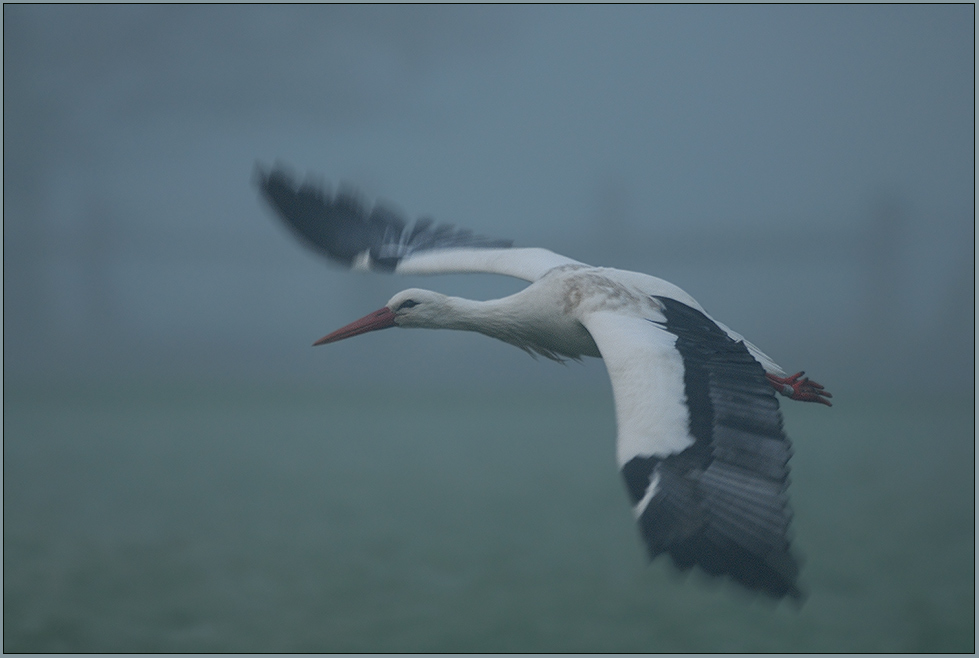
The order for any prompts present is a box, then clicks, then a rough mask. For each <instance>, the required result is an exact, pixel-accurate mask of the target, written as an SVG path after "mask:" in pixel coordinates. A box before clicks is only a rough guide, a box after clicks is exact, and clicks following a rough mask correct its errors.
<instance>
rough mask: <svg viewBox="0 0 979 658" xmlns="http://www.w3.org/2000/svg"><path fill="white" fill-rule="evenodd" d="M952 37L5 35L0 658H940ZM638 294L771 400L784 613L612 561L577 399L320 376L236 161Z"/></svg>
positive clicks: (969, 235) (335, 277)
mask: <svg viewBox="0 0 979 658" xmlns="http://www.w3.org/2000/svg"><path fill="white" fill-rule="evenodd" d="M974 11H975V10H974V7H972V6H971V5H941V6H932V5H914V6H877V5H873V6H856V7H853V6H835V5H834V6H805V7H802V6H800V7H796V6H718V5H711V6H612V7H605V6H532V7H524V6H503V7H495V6H479V7H466V6H448V7H443V6H425V7H417V6H379V7H373V6H251V5H247V6H240V5H236V6H192V5H162V6H160V5H154V6H74V5H57V6H33V5H9V4H8V5H4V8H3V33H4V51H3V73H4V189H3V211H4V230H3V255H4V270H3V274H4V278H3V285H4V289H3V292H4V320H3V321H4V325H3V331H4V398H3V405H4V406H3V411H4V424H3V425H4V426H3V430H4V436H3V451H4V454H3V518H4V539H3V562H4V574H3V575H4V601H3V643H4V644H3V648H4V651H5V652H12V651H14V652H21V651H22V652H54V653H60V652H77V651H83V652H84V651H87V652H93V653H105V652H119V653H130V652H138V651H145V652H150V651H154V652H158V651H166V652H182V651H189V652H203V651H216V652H227V651H243V652H244V651H247V652H255V651H275V652H291V651H304V652H308V651H317V652H319V651H334V652H344V651H348V652H411V651H416V652H447V653H456V652H461V651H474V652H503V651H507V652H510V651H512V652H581V651H585V652H588V651H592V652H622V653H645V652H691V651H693V652H706V653H713V652H721V651H740V652H810V653H812V652H933V651H947V652H966V653H968V652H974V650H975V618H976V615H975V468H974V465H975V442H974V441H975V405H974V390H975V389H974V380H973V375H974V347H973V346H974V334H975V317H974V312H975V294H974V293H975V286H974V271H975V270H974V255H975V251H974V249H975V229H974V173H975V169H974V145H975V130H974V36H975V29H974V25H975V13H974ZM276 162H281V163H282V164H283V165H285V166H288V167H290V168H291V169H292V171H293V172H294V173H295V174H296V175H298V176H300V177H305V176H307V175H310V176H312V177H313V178H314V179H316V180H322V181H330V182H331V183H333V184H336V183H339V182H341V181H342V182H345V183H348V184H352V185H355V186H357V187H358V188H359V189H360V190H361V191H362V193H363V194H364V196H365V198H366V199H367V200H374V199H378V198H380V199H383V200H385V201H386V202H387V203H389V204H392V205H394V206H395V207H398V208H400V209H401V210H402V211H403V212H404V213H405V215H406V216H408V217H410V218H415V217H419V216H426V215H427V216H431V217H433V218H435V219H436V220H438V221H441V222H451V223H455V224H457V225H459V226H463V227H466V228H469V229H472V230H473V231H475V232H477V233H480V234H483V235H487V236H492V237H499V238H511V239H513V240H515V242H516V244H517V245H518V246H540V247H546V248H550V249H553V250H554V251H557V252H559V253H562V254H565V255H567V256H570V257H573V258H576V259H578V260H581V261H583V262H586V263H591V264H594V265H606V266H614V267H620V268H625V269H633V270H638V271H641V272H645V273H648V274H652V275H656V276H659V277H662V278H664V279H667V280H668V281H671V282H672V283H675V284H676V285H679V286H680V287H681V288H683V289H685V290H686V291H687V292H689V293H690V294H691V295H693V296H694V297H695V298H696V299H697V300H698V301H699V302H700V303H701V304H702V305H703V306H704V307H705V308H706V309H707V310H708V311H709V312H710V313H711V314H712V315H713V316H714V317H716V318H717V319H718V320H720V321H722V322H724V323H725V324H727V325H728V326H730V327H731V328H732V329H734V330H736V331H738V332H740V333H741V334H743V335H744V336H746V337H747V338H748V339H749V340H750V341H752V342H753V343H755V344H756V345H758V346H759V347H760V348H761V349H763V350H764V351H765V352H766V353H768V354H769V355H771V356H772V357H773V358H774V359H775V360H776V361H777V362H778V363H780V364H781V365H782V366H783V367H784V368H786V370H788V371H789V372H790V373H791V372H795V371H797V370H802V369H805V370H806V371H807V373H808V374H809V375H810V376H811V377H812V378H813V379H815V380H816V381H819V382H821V383H822V384H824V385H825V386H826V387H827V388H828V389H829V390H830V391H832V392H833V394H834V396H835V397H834V398H833V401H834V406H833V408H832V409H829V408H826V407H823V406H821V405H812V404H797V403H792V402H787V401H786V402H785V404H783V405H782V407H781V408H782V413H783V415H784V418H785V427H786V431H787V433H788V434H789V436H790V437H791V440H792V442H793V449H794V451H795V456H794V457H793V458H792V461H791V462H790V466H791V468H792V472H791V480H792V485H791V487H790V489H789V495H790V499H791V503H790V504H791V508H792V510H793V511H794V513H795V516H794V517H793V522H792V526H791V528H790V531H791V535H792V544H793V547H794V549H795V550H796V552H797V553H798V554H799V555H800V557H801V558H802V560H803V568H802V574H801V577H800V584H801V586H802V588H803V589H804V590H806V591H808V592H809V594H810V597H809V599H808V600H807V601H806V602H805V604H804V605H803V606H802V608H801V609H798V610H797V609H795V608H793V607H792V606H789V605H784V604H783V605H767V604H765V603H763V602H759V601H758V600H757V599H755V598H752V597H750V596H749V595H748V594H746V593H745V592H744V591H743V590H742V589H739V588H737V587H735V586H733V585H731V584H730V583H727V584H725V583H724V581H723V580H711V579H708V578H707V577H706V576H704V575H703V574H702V573H699V572H696V571H695V572H694V573H693V574H692V575H689V576H688V577H680V576H678V575H677V570H676V569H675V568H673V566H672V565H671V564H670V562H669V560H668V559H666V558H665V556H664V557H661V558H659V559H657V560H655V561H654V562H653V563H652V564H647V562H646V553H645V549H644V548H643V545H642V542H641V539H640V537H639V534H638V531H637V529H636V525H635V520H634V518H633V516H632V512H631V509H630V507H629V505H628V498H627V495H626V492H625V491H624V488H623V483H622V479H621V477H620V475H619V473H618V472H617V469H616V467H615V460H614V455H615V449H614V443H615V417H614V411H613V401H612V395H611V387H610V385H609V382H608V377H607V375H606V373H605V369H604V367H603V364H602V362H601V361H600V360H598V359H587V360H585V361H584V363H583V364H575V363H569V364H567V365H565V366H562V365H558V364H555V363H551V362H548V361H546V360H540V361H535V360H534V359H531V358H529V357H528V356H527V355H526V354H525V353H523V352H522V351H520V350H517V349H514V348H513V347H512V346H510V345H506V344H504V343H501V342H496V341H492V340H490V339H488V338H486V337H483V336H480V335H477V334H466V333H461V332H449V331H442V332H436V331H400V330H398V331H385V332H376V333H372V334H369V335H366V336H362V337H358V338H357V339H356V340H350V341H344V342H341V343H338V344H333V345H329V346H325V347H317V348H312V347H311V343H312V342H313V341H314V340H316V339H317V338H319V337H321V336H323V335H325V334H326V333H328V332H330V331H333V330H334V329H337V328H338V327H340V326H342V325H344V324H346V323H348V322H350V321H352V320H354V319H356V318H359V317H361V316H363V315H365V314H366V313H368V312H370V311H373V310H375V309H378V308H379V307H381V306H382V305H383V304H385V303H386V302H387V300H388V299H389V298H390V297H391V296H392V295H393V294H394V293H396V292H397V291H399V290H402V289H404V288H408V287H425V288H432V289H435V290H438V291H440V292H444V293H447V294H454V295H462V296H466V297H471V298H476V299H488V298H493V297H500V296H503V295H507V294H510V293H512V292H515V291H517V290H519V289H520V288H521V287H523V286H524V285H525V283H524V282H521V281H517V280H514V279H507V278H505V277H497V276H490V275H478V276H477V275H459V276H443V277H392V276H384V275H380V274H355V273H350V272H347V271H344V270H342V269H338V268H336V267H334V266H332V265H331V264H329V263H327V262H325V261H324V260H323V259H322V258H321V257H319V256H318V255H317V254H315V253H312V252H311V251H309V250H308V249H306V248H305V247H303V245H301V244H300V243H299V242H298V241H297V240H296V239H294V237H293V236H292V235H291V233H290V232H289V231H288V230H287V229H286V227H285V226H283V225H282V224H281V222H280V221H279V220H278V219H277V218H276V217H275V216H274V215H273V213H272V211H271V210H270V209H269V208H268V207H267V206H266V204H265V203H264V201H263V200H262V199H261V198H260V195H259V192H258V190H257V189H256V188H255V184H254V180H253V177H254V172H255V167H256V165H257V164H262V165H264V166H271V165H272V164H273V163H276Z"/></svg>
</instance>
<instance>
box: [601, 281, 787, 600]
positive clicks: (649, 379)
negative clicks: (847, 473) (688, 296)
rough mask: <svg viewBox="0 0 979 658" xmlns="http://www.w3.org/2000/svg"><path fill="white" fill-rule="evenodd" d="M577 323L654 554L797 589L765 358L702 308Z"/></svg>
mask: <svg viewBox="0 0 979 658" xmlns="http://www.w3.org/2000/svg"><path fill="white" fill-rule="evenodd" d="M654 299H655V300H657V301H658V302H659V303H660V305H661V310H660V312H659V313H655V312H652V313H650V317H648V318H644V317H630V316H628V315H623V314H620V313H616V312H613V311H607V310H606V311H598V312H595V313H592V314H590V315H588V316H587V317H585V318H584V319H583V320H582V322H583V323H584V325H585V327H586V328H587V329H588V331H589V332H590V333H591V335H592V338H594V340H595V343H596V344H597V345H598V349H599V350H600V351H601V353H602V358H603V359H604V360H605V363H606V367H607V368H608V372H609V377H610V378H611V380H612V389H613V393H614V395H615V409H616V418H617V422H618V441H617V458H618V464H619V467H620V469H621V471H622V475H623V477H624V478H625V483H626V488H627V489H628V492H629V496H630V498H631V501H632V504H633V511H634V513H635V516H636V519H637V521H638V523H639V527H640V531H641V533H642V536H643V539H644V540H645V542H646V545H647V548H648V549H649V553H650V556H651V557H652V558H655V557H656V556H658V555H660V554H662V553H669V555H670V556H671V557H672V559H673V561H674V563H675V564H676V565H677V566H678V567H679V568H680V569H683V570H686V569H689V568H691V567H692V566H694V565H698V566H700V567H701V568H702V569H704V571H706V572H708V573H710V574H712V575H723V574H727V575H729V576H731V577H732V578H733V579H734V580H736V581H738V582H739V583H741V584H743V585H745V586H747V587H749V588H752V589H757V590H761V591H764V592H766V593H768V594H770V595H772V596H776V597H783V596H786V595H788V596H792V597H794V598H798V597H799V596H800V595H801V594H800V592H799V589H798V588H797V586H796V584H795V581H796V578H797V576H798V572H799V567H798V564H797V562H796V560H795V558H794V557H793V556H792V555H791V553H790V552H789V539H788V526H789V522H790V520H791V512H790V511H789V509H788V494H787V492H786V490H787V488H788V473H789V469H788V460H789V456H790V455H791V450H790V446H789V441H788V439H787V438H786V436H785V434H784V433H783V431H782V416H781V413H780V412H779V409H778V401H777V400H776V399H775V393H774V390H773V389H772V387H771V386H770V385H769V384H768V382H767V380H766V379H765V372H764V370H763V368H762V366H761V365H760V364H759V363H758V361H756V360H755V358H754V357H753V356H752V355H751V353H749V351H748V350H747V348H746V347H745V345H744V343H742V342H738V341H735V340H733V339H732V338H731V337H730V336H728V335H727V333H726V332H724V331H723V330H722V329H721V328H719V327H718V326H717V325H716V324H715V323H714V322H713V321H712V320H711V319H710V318H708V317H707V316H706V315H704V314H703V313H702V312H701V311H699V310H696V309H694V308H691V307H690V306H687V305H686V304H683V303H681V302H678V301H676V300H673V299H670V298H667V297H656V298H654Z"/></svg>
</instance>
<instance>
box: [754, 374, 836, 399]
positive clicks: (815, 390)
mask: <svg viewBox="0 0 979 658" xmlns="http://www.w3.org/2000/svg"><path fill="white" fill-rule="evenodd" d="M804 374H806V373H804V372H797V373H795V374H794V375H792V376H791V377H776V376H775V375H769V374H767V373H766V374H765V376H766V377H768V381H769V382H770V383H771V385H772V387H773V388H774V389H775V390H776V391H778V392H779V393H781V394H782V395H784V396H786V397H788V398H791V399H793V400H801V401H802V402H819V403H820V404H825V405H826V406H827V407H832V406H833V403H832V402H830V401H829V400H827V398H831V397H833V394H832V393H830V392H829V391H826V390H823V387H822V385H820V384H817V383H816V382H814V381H812V380H811V379H809V378H808V377H805V378H803V379H799V378H800V377H802V376H803V375H804Z"/></svg>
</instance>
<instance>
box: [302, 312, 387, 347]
mask: <svg viewBox="0 0 979 658" xmlns="http://www.w3.org/2000/svg"><path fill="white" fill-rule="evenodd" d="M393 326H394V313H392V312H391V309H389V308H388V307H387V306H385V307H384V308H379V309H377V310H376V311H374V312H373V313H371V314H370V315H365V316H364V317H362V318H361V319H359V320H356V321H354V322H351V323H350V324H348V325H347V326H346V327H342V328H340V329H337V330H336V331H334V332H333V333H332V334H329V335H326V336H323V337H322V338H320V339H319V340H318V341H316V342H315V343H313V345H314V346H315V345H326V344H327V343H335V342H337V341H338V340H343V339H344V338H350V337H351V336H358V335H360V334H366V333H367V332H368V331H377V330H378V329H387V328H388V327H393Z"/></svg>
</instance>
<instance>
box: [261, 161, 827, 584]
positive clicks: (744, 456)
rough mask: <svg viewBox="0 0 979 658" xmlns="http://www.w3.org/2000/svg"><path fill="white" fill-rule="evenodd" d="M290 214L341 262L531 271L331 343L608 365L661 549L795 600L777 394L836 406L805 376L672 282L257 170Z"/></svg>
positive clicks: (640, 516) (622, 439)
mask: <svg viewBox="0 0 979 658" xmlns="http://www.w3.org/2000/svg"><path fill="white" fill-rule="evenodd" d="M257 181H258V185H259V187H260V188H261V191H262V193H263V194H264V196H265V198H266V200H267V201H268V202H269V203H270V204H271V205H272V207H273V208H274V209H275V210H276V211H277V213H278V215H279V216H280V217H282V219H284V220H285V222H286V224H287V225H288V226H289V227H290V228H291V229H292V230H293V231H294V232H295V233H296V234H297V235H298V236H299V237H300V238H301V239H302V240H303V241H304V242H306V243H307V244H308V245H309V246H311V247H313V248H314V249H316V250H317V251H320V252H322V253H323V254H325V255H326V256H327V257H328V258H329V259H330V260H332V261H334V262H336V263H339V264H341V265H344V266H346V267H348V268H351V269H355V270H372V271H381V272H389V273H390V272H393V273H396V274H442V273H450V272H486V273H491V274H504V275H507V276H512V277H517V278H519V279H524V280H525V281H529V282H530V285H528V286H527V287H526V288H524V289H523V290H521V291H520V292H518V293H516V294H513V295H510V296H509V297H504V298H503V299H493V300H488V301H473V300H469V299H462V298H459V297H449V296H447V295H442V294H439V293H437V292H431V291H429V290H420V289H417V288H412V289H409V290H404V291H402V292H399V293H398V294H396V295H395V296H394V297H392V298H391V300H390V301H389V302H388V303H387V304H386V305H385V306H383V307H382V308H381V309H379V310H377V311H374V312H373V313H370V314H369V315H367V316H365V317H363V318H361V319H360V320H357V321H355V322H352V323H350V324H348V325H347V326H345V327H343V328H341V329H338V330H336V331H334V332H333V333H331V334H329V335H327V336H324V337H323V338H321V339H319V340H318V341H316V342H315V343H314V345H323V344H325V343H333V342H336V341H338V340H343V339H345V338H350V337H352V336H357V335H359V334H363V333H367V332H369V331H376V330H378V329H386V328H388V327H424V328H429V329H461V330H465V331H478V332H480V333H482V334H486V335H487V336H490V337H491V338H497V339H499V340H502V341H505V342H507V343H510V344H512V345H516V346H517V347H519V348H521V349H523V350H525V351H527V352H529V353H531V354H540V355H543V356H545V357H547V358H550V359H555V360H559V361H560V360H562V358H563V357H569V358H572V359H579V358H580V357H582V356H594V357H600V358H602V359H604V360H605V366H606V368H607V369H608V374H609V377H610V378H611V380H612V391H613V394H614V398H615V414H616V420H617V426H618V438H617V442H616V456H617V461H618V466H619V469H620V470H621V473H622V476H623V478H624V479H625V485H626V490H627V491H628V494H629V498H630V500H631V503H632V509H633V513H634V514H635V517H636V520H637V522H638V524H639V529H640V532H641V534H642V537H643V539H644V540H645V543H646V546H647V548H648V550H649V555H650V559H652V558H655V557H657V556H658V555H661V554H663V553H668V554H669V555H670V557H671V558H672V559H673V562H674V563H675V564H676V566H677V567H679V568H680V569H681V570H688V569H690V568H691V567H693V566H694V565H697V566H699V567H700V568H702V569H703V570H704V571H706V572H707V573H709V574H712V575H715V576H721V575H727V576H730V577H731V578H732V579H733V580H735V581H736V582H738V583H740V584H741V585H743V586H745V587H747V588H750V589H753V590H759V591H762V592H764V593H766V594H768V595H770V596H772V597H775V598H783V597H785V596H789V597H792V598H794V599H799V598H800V597H801V592H800V590H799V587H798V585H797V583H796V581H797V577H798V574H799V564H798V561H797V560H796V558H795V557H794V556H793V555H792V553H791V551H790V548H789V539H788V526H789V522H790V520H791V516H792V515H791V512H790V510H789V508H788V494H787V489H788V483H789V480H788V474H789V467H788V461H789V457H790V455H791V454H792V452H791V449H790V443H789V440H788V438H787V437H786V436H785V433H784V432H783V431H782V415H781V413H780V412H779V406H778V400H777V399H776V397H775V393H780V394H781V395H784V396H787V397H789V398H791V399H793V400H803V401H807V402H820V403H822V404H825V405H830V404H831V403H830V402H829V400H828V398H830V397H832V396H831V395H830V393H829V392H827V391H825V390H824V389H823V387H822V386H820V385H819V384H817V383H816V382H813V381H811V380H810V379H808V378H805V377H803V375H804V373H801V372H800V373H796V374H794V375H791V376H788V375H787V374H786V372H785V371H783V370H782V369H781V368H780V367H779V366H778V365H776V364H775V362H774V361H772V359H770V358H769V357H768V356H766V355H765V354H764V353H762V352H761V350H759V349H758V348H757V347H755V346H754V345H752V344H751V343H749V342H748V341H747V340H745V339H744V338H743V337H742V336H740V335H739V334H737V333H735V332H734V331H732V330H731V329H728V328H727V327H726V326H724V325H723V324H721V323H720V322H718V321H717V320H714V319H713V318H711V317H710V316H709V315H708V314H707V313H706V311H704V309H703V308H701V306H700V304H698V303H697V302H696V301H695V300H694V299H693V298H692V297H691V296H690V295H688V294H687V293H685V292H684V291H683V290H681V289H680V288H678V287H677V286H675V285H673V284H671V283H668V282H666V281H664V280H662V279H658V278H656V277H652V276H648V275H646V274H639V273H637V272H628V271H624V270H616V269H612V268H606V267H592V266H590V265H586V264H584V263H580V262H578V261H576V260H572V259H570V258H567V257H565V256H560V255H558V254H555V253H553V252H551V251H548V250H547V249H539V248H522V249H521V248H514V247H512V246H511V245H512V243H511V241H509V240H494V239H490V238H485V237H481V236H478V235H474V234H473V233H472V232H470V231H467V230H462V229H457V228H455V227H452V226H449V225H435V224H433V222H432V221H431V220H429V219H420V220H418V221H416V222H415V223H414V224H413V225H411V226H409V225H408V224H406V223H405V221H404V220H403V219H402V218H401V217H400V216H399V215H398V214H397V213H394V212H393V211H391V210H389V209H387V208H385V207H383V206H380V205H375V206H374V207H373V208H372V209H370V210H368V209H367V207H366V206H365V205H364V204H363V203H362V201H361V200H360V199H359V198H358V197H357V196H356V195H355V194H353V193H352V192H350V191H343V190H341V191H340V192H338V193H337V194H336V195H333V194H331V192H330V191H329V189H324V188H323V187H320V186H316V185H313V184H304V185H301V186H297V185H296V184H295V183H294V181H293V179H292V177H291V176H290V175H289V174H288V173H287V172H286V171H284V170H283V169H281V168H276V169H273V170H271V171H265V170H264V169H262V168H261V167H259V169H258V172H257Z"/></svg>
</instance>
